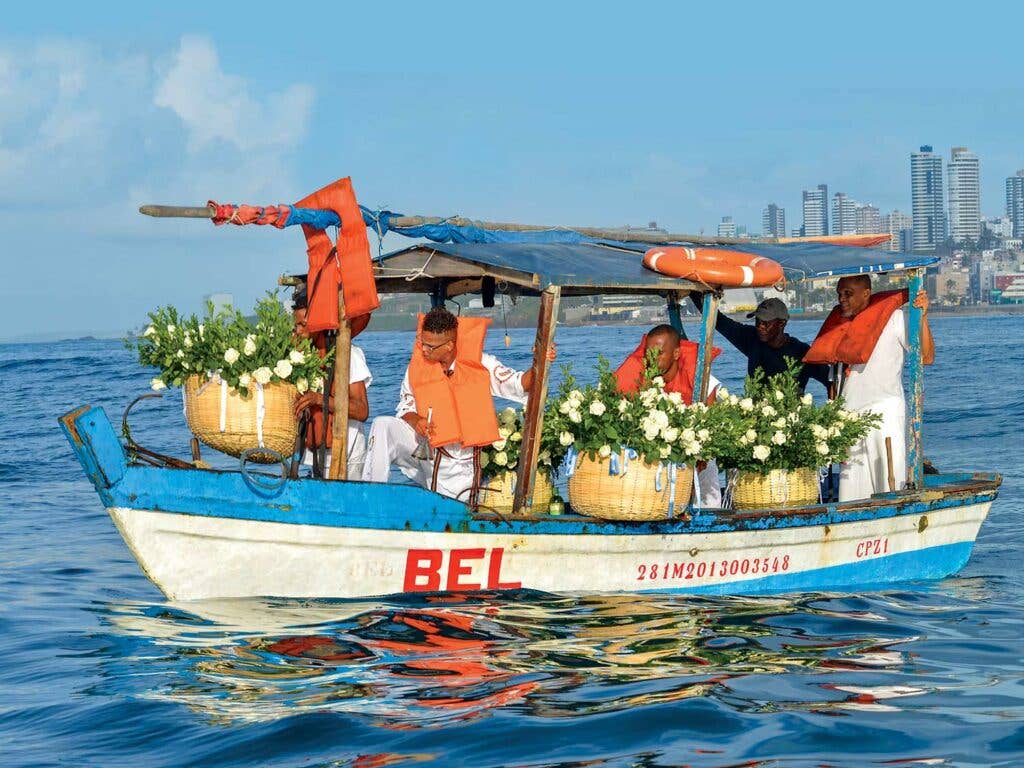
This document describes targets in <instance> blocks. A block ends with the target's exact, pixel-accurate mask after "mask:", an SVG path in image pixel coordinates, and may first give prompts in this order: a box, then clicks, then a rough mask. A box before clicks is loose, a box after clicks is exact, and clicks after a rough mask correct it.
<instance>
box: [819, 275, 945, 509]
mask: <svg viewBox="0 0 1024 768" xmlns="http://www.w3.org/2000/svg"><path fill="white" fill-rule="evenodd" d="M836 294H837V296H838V298H839V304H838V305H837V306H836V307H835V308H834V309H833V310H832V313H831V314H830V315H829V316H828V318H826V320H825V323H824V324H823V325H822V327H821V330H820V331H819V332H818V336H817V338H816V339H815V340H814V343H813V344H811V348H810V350H809V351H808V352H807V354H806V355H805V356H804V362H806V363H828V364H838V365H839V366H840V377H839V382H840V383H839V392H838V394H839V395H841V396H842V397H843V398H844V400H845V401H846V405H847V407H848V408H849V409H850V410H853V411H872V412H874V413H878V414H881V416H882V423H881V425H880V426H879V427H878V428H877V429H874V430H872V431H871V432H869V433H868V434H867V436H865V438H864V439H863V440H862V441H861V442H860V443H858V444H857V445H855V446H854V447H853V450H852V451H851V452H850V457H849V458H848V459H847V460H846V461H845V462H844V463H843V465H842V472H841V474H840V476H839V500H840V501H853V500H855V499H866V498H868V497H870V496H871V494H873V493H885V492H888V490H889V485H888V476H889V471H888V462H887V460H886V450H885V438H886V437H889V438H891V440H892V462H893V474H894V475H895V477H896V483H897V488H902V487H903V486H904V484H905V481H906V467H907V448H906V428H907V407H906V401H905V399H904V395H903V361H904V356H905V354H906V352H907V351H909V348H910V347H909V344H908V341H907V327H906V318H905V316H904V313H903V310H902V309H900V307H901V306H902V305H903V304H905V303H906V302H907V292H906V291H888V292H884V293H877V294H872V293H871V278H870V276H868V275H851V276H850V277H844V278H842V279H841V280H840V281H839V283H838V284H837V285H836ZM914 306H915V307H917V308H918V309H920V310H921V313H922V317H923V321H922V325H921V351H922V356H923V358H924V363H925V365H931V364H932V363H933V362H934V360H935V342H934V340H933V339H932V333H931V330H930V329H929V327H928V294H926V293H925V292H924V291H921V292H920V293H918V294H917V296H915V297H914Z"/></svg>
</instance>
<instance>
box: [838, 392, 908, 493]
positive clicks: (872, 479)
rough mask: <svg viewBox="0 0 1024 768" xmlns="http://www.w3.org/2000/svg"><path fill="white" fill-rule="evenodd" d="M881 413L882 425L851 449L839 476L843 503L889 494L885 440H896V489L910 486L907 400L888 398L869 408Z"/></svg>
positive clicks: (893, 462) (868, 409) (893, 467)
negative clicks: (908, 477) (877, 494)
mask: <svg viewBox="0 0 1024 768" xmlns="http://www.w3.org/2000/svg"><path fill="white" fill-rule="evenodd" d="M863 410H865V411H873V412H874V413H878V414H881V416H882V423H881V425H880V426H879V427H878V428H877V429H873V430H871V431H870V432H868V433H867V435H865V436H864V439H863V440H861V441H860V442H859V443H857V444H856V445H855V446H853V448H852V449H851V450H850V456H849V458H848V459H847V460H846V461H844V462H843V463H842V465H841V471H840V473H839V501H855V500H857V499H867V498H869V497H870V496H871V494H873V493H888V492H889V465H888V462H887V460H886V453H885V438H886V437H890V438H892V471H893V476H894V477H895V479H896V490H900V489H901V488H903V487H904V486H905V485H906V484H907V407H906V404H905V403H904V401H903V398H888V399H886V400H882V401H880V402H877V403H872V404H871V405H869V406H867V407H865V408H864V409H863Z"/></svg>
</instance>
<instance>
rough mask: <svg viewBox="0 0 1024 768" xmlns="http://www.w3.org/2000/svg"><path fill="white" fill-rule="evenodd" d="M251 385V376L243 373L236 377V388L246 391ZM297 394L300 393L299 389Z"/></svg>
mask: <svg viewBox="0 0 1024 768" xmlns="http://www.w3.org/2000/svg"><path fill="white" fill-rule="evenodd" d="M251 384H252V375H251V374H249V373H243V374H242V375H241V376H239V377H238V386H240V387H245V388H246V389H248V388H249V386H250V385H251ZM299 392H302V390H301V389H300V390H299Z"/></svg>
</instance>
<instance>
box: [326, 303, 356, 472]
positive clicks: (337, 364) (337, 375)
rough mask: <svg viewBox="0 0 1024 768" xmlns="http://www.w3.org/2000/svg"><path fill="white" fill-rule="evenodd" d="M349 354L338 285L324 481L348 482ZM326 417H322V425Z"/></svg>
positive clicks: (348, 333) (348, 334)
mask: <svg viewBox="0 0 1024 768" xmlns="http://www.w3.org/2000/svg"><path fill="white" fill-rule="evenodd" d="M351 355H352V327H351V326H350V325H349V322H348V318H347V317H345V292H344V291H343V290H342V289H341V286H338V335H337V336H335V339H334V377H333V378H334V384H333V386H332V388H331V402H332V403H333V404H334V421H333V422H332V426H331V466H330V468H329V469H328V470H327V479H328V480H347V479H348V378H349V361H350V359H351ZM326 425H327V416H326V414H325V416H324V426H325V427H326Z"/></svg>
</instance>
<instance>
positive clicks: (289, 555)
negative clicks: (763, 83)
mask: <svg viewBox="0 0 1024 768" xmlns="http://www.w3.org/2000/svg"><path fill="white" fill-rule="evenodd" d="M190 210H195V211H200V212H201V211H202V210H203V209H190ZM193 215H199V214H193ZM383 215H384V214H383V213H382V212H375V213H374V216H373V217H368V220H369V218H372V220H373V225H374V226H375V227H376V228H378V230H379V229H380V228H381V218H382V216H383ZM419 221H421V222H422V220H419ZM392 223H393V222H392ZM442 224H443V227H445V228H447V229H448V230H450V228H451V227H452V226H460V225H458V224H452V222H443V223H442ZM392 228H393V229H398V230H399V231H400V230H401V228H400V227H394V226H393V227H392ZM467 229H468V228H467ZM532 229H534V230H535V229H536V228H532ZM556 233H557V238H552V239H554V240H557V241H556V242H550V241H548V242H545V241H544V239H543V237H540V236H538V233H537V232H535V231H530V232H529V233H528V234H529V235H530V237H529V238H527V241H518V242H516V241H514V238H512V237H509V238H508V239H509V240H513V241H511V242H438V243H431V244H428V245H415V246H412V247H409V248H405V249H402V250H399V251H396V252H394V253H391V254H388V255H386V256H384V257H383V258H381V259H380V260H379V261H378V262H376V264H375V272H376V277H377V284H378V289H379V290H380V291H382V292H389V291H393V292H423V293H428V294H430V295H431V297H432V299H433V301H434V303H435V304H437V303H440V302H442V301H444V299H446V298H451V297H454V296H458V295H462V294H466V293H482V294H483V295H484V296H485V301H486V297H488V296H490V297H493V295H494V291H495V285H496V284H498V285H499V286H508V287H509V288H510V289H511V290H514V291H515V292H516V293H517V294H518V295H531V296H540V297H541V307H540V317H539V322H538V337H537V345H536V347H537V348H536V352H535V355H536V357H535V365H536V366H537V370H538V371H539V372H542V373H540V374H539V376H540V380H541V382H542V384H543V387H542V392H544V393H546V387H547V371H548V365H547V362H546V357H545V351H546V348H547V345H548V344H549V343H551V341H552V339H553V338H554V334H555V325H556V319H557V311H558V303H559V300H560V297H561V296H564V295H569V296H579V295H594V294H615V293H626V294H647V295H657V296H662V297H664V298H665V299H666V301H667V314H668V317H669V319H670V320H671V322H672V323H673V324H674V325H676V326H677V327H680V328H681V324H680V317H679V300H680V299H681V298H682V297H684V296H685V295H686V294H687V293H689V292H691V291H700V292H704V293H706V300H705V301H704V316H703V325H702V334H701V344H702V354H701V356H700V359H699V361H698V371H699V373H700V376H701V391H702V393H705V394H706V392H707V385H708V380H709V376H710V356H708V355H704V354H703V349H705V348H709V347H710V346H711V342H712V340H713V335H714V323H715V316H716V313H717V309H718V298H719V292H717V291H715V290H710V291H709V287H708V286H698V285H695V284H692V283H688V282H686V281H682V280H678V279H674V278H669V277H665V276H663V275H658V274H656V273H653V272H650V271H647V270H645V269H643V267H642V266H641V256H642V254H643V251H644V250H645V249H646V248H648V247H650V244H651V242H653V241H651V240H648V241H647V242H644V241H642V240H640V239H639V238H638V237H637V238H635V237H622V236H621V235H622V232H621V231H612V233H611V234H610V235H609V233H605V234H606V236H607V237H606V238H599V237H596V236H595V235H594V234H593V233H591V234H590V235H589V236H587V237H576V238H567V237H566V235H567V234H573V233H566V232H565V231H562V230H557V231H556ZM616 233H617V234H618V235H619V237H618V239H615V238H614V237H611V235H615V234H616ZM541 234H542V233H541ZM577 234H578V233H577ZM417 236H423V231H422V227H421V228H420V229H418V230H417ZM427 236H430V235H429V234H428V235H427ZM445 236H446V237H448V238H449V239H450V232H448V234H447V235H445ZM467 239H470V238H468V237H467ZM677 239H678V240H679V241H682V242H687V238H686V236H678V237H677ZM570 240H575V242H570ZM692 241H693V242H701V241H699V240H698V239H697V238H692ZM657 242H665V240H664V238H662V239H659V240H658V241H657ZM702 244H704V245H707V243H706V242H702ZM733 245H734V244H733ZM711 247H713V246H711ZM744 248H746V249H748V250H750V251H751V252H752V253H755V254H757V255H760V256H767V257H769V258H773V259H775V260H777V261H779V262H780V263H781V264H782V265H783V266H784V267H785V268H786V269H787V273H788V275H789V276H790V277H791V278H795V279H799V278H801V277H806V278H811V277H823V276H831V275H839V274H855V273H860V272H890V273H891V272H909V275H910V287H911V294H912V295H913V294H914V293H915V292H916V286H919V285H920V282H921V278H922V274H923V268H924V267H926V266H927V265H928V264H930V263H932V262H934V259H933V258H931V257H911V256H910V255H909V254H899V256H901V257H903V256H906V257H908V258H907V260H905V261H903V262H893V261H892V257H893V256H894V255H895V254H890V253H888V252H882V251H872V250H869V249H865V248H856V247H849V246H837V245H834V244H828V243H825V244H822V243H797V244H793V245H789V244H787V245H779V244H774V243H754V244H745V245H744ZM916 315H917V313H916V311H915V310H910V327H911V334H910V340H911V346H912V352H911V355H910V359H911V382H912V385H911V386H912V390H913V391H912V393H911V394H912V396H911V397H910V398H908V402H909V409H910V414H911V418H910V419H909V422H908V424H909V427H910V433H911V434H910V436H909V443H908V444H909V446H910V456H909V461H908V490H904V491H899V492H893V493H885V494H877V495H875V496H873V497H871V498H869V499H862V500H858V501H854V502H848V503H842V504H839V503H822V504H816V505H812V506H808V507H801V508H796V509H794V508H787V509H784V510H783V509H763V510H756V511H747V512H742V513H741V512H736V511H733V510H723V509H704V510H698V509H692V510H690V514H689V516H688V519H670V520H658V521H648V522H610V521H602V520H597V519H593V518H588V517H584V516H580V515H576V514H573V513H572V512H571V510H569V511H568V512H567V514H564V515H557V516H556V515H550V514H548V510H546V509H545V510H530V509H529V506H528V505H529V499H530V491H531V489H532V484H533V478H534V474H533V473H534V472H535V471H536V446H537V443H538V442H539V441H538V440H537V439H536V438H537V436H539V434H540V424H541V422H540V420H541V418H542V413H541V408H540V403H541V402H543V398H541V397H538V398H536V401H535V402H534V403H532V407H531V406H528V407H527V413H526V426H525V428H524V447H523V453H522V457H523V458H522V460H521V461H520V469H519V480H518V484H517V489H516V494H517V507H518V509H519V512H520V514H518V515H516V516H514V517H504V516H500V515H497V514H495V513H492V512H488V511H487V510H484V509H480V510H473V509H470V508H469V507H468V506H467V505H466V504H464V503H462V502H460V501H456V500H454V499H450V498H446V497H444V496H441V495H438V494H436V493H433V492H431V491H428V490H424V489H423V488H420V487H418V486H412V485H392V484H374V483H363V482H358V481H349V480H343V481H332V480H326V479H294V480H293V479H280V480H272V479H268V477H267V476H265V475H254V474H253V473H251V472H249V471H247V470H246V469H244V468H243V469H242V470H240V471H217V470H209V469H197V468H166V467H153V466H144V465H141V464H137V463H132V462H130V461H129V458H128V453H127V452H126V450H125V447H124V446H123V445H122V443H121V440H120V438H119V437H118V434H117V433H116V432H115V430H114V428H113V426H112V425H111V423H110V421H109V419H108V418H107V416H106V414H105V413H104V411H103V410H102V409H100V408H94V407H90V406H83V407H81V408H79V409H77V410H75V411H72V412H70V413H68V414H66V415H64V416H62V417H61V418H60V423H61V426H62V428H63V430H64V432H65V434H66V436H67V438H68V440H69V442H70V443H71V446H72V448H73V450H74V451H75V454H76V456H77V457H78V459H79V461H80V463H81V464H82V467H83V469H84V470H85V473H86V475H87V476H88V477H89V479H90V480H91V481H92V483H93V485H94V486H95V488H96V491H97V493H98V494H99V496H100V500H101V502H102V503H103V505H104V506H105V507H106V508H107V510H108V512H109V514H110V516H111V518H112V519H113V521H114V523H115V525H116V526H117V528H118V530H119V531H120V533H121V535H122V536H123V537H124V540H125V542H126V544H127V545H128V548H129V549H130V550H131V552H132V554H133V555H134V556H135V557H136V559H137V560H138V562H139V564H140V566H141V567H142V569H143V571H144V572H145V573H146V575H147V576H148V577H149V578H150V579H151V580H152V581H153V582H154V583H155V584H156V585H157V586H158V587H159V588H160V589H161V590H162V591H163V592H164V594H166V595H167V596H168V597H169V598H172V599H182V600H190V599H203V598H221V597H247V596H268V597H300V598H301V597H343V598H352V597H366V596H383V595H391V594H396V593H420V592H464V591H476V590H516V589H534V590H543V591H548V592H557V593H615V592H628V593H634V592H647V591H656V592H686V593H703V594H763V593H772V592H792V591H805V590H821V589H863V588H865V587H868V586H874V585H883V584H889V583H893V582H898V581H905V580H916V579H937V578H942V577H944V576H948V575H950V574H954V573H956V572H957V571H958V570H959V569H960V568H961V567H963V565H964V564H965V563H966V562H967V560H968V558H969V556H970V553H971V548H972V545H973V543H974V541H975V538H976V536H977V534H978V530H979V528H980V526H981V524H982V522H983V521H984V519H985V517H986V515H987V514H988V511H989V509H990V507H991V505H992V502H993V500H994V499H995V498H996V496H997V493H998V489H999V486H1000V483H1001V477H1000V476H999V475H997V474H993V473H980V474H979V473H975V474H967V473H959V474H957V473H954V474H942V475H929V476H925V475H924V474H923V470H922V459H921V456H922V454H921V443H920V426H921V404H922V400H923V398H922V396H921V393H922V378H921V371H922V368H921V360H920V343H919V335H918V333H917V331H918V326H917V325H916V323H918V318H917V317H916ZM346 380H347V379H346ZM531 458H532V460H531Z"/></svg>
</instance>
